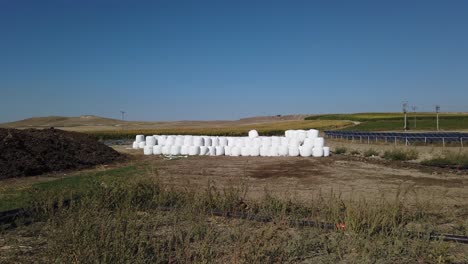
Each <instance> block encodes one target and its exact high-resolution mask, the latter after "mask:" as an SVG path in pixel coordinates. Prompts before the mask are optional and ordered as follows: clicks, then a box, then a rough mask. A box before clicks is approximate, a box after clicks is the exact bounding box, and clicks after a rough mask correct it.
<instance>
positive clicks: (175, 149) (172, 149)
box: [171, 145, 181, 156]
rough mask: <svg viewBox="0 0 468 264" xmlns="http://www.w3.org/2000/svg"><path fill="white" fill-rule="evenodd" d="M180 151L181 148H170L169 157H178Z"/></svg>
mask: <svg viewBox="0 0 468 264" xmlns="http://www.w3.org/2000/svg"><path fill="white" fill-rule="evenodd" d="M180 149H181V146H176V145H174V146H172V147H171V155H173V156H177V155H180Z"/></svg>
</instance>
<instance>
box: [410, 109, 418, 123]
mask: <svg viewBox="0 0 468 264" xmlns="http://www.w3.org/2000/svg"><path fill="white" fill-rule="evenodd" d="M411 109H413V113H414V128H416V109H418V108H417V107H416V106H415V105H413V106H411Z"/></svg>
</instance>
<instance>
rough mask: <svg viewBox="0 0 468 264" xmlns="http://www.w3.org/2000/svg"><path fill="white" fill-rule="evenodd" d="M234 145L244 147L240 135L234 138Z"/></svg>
mask: <svg viewBox="0 0 468 264" xmlns="http://www.w3.org/2000/svg"><path fill="white" fill-rule="evenodd" d="M235 146H236V147H238V148H242V147H245V142H244V138H241V137H240V138H236V143H235Z"/></svg>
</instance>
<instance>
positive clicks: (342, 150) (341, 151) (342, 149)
mask: <svg viewBox="0 0 468 264" xmlns="http://www.w3.org/2000/svg"><path fill="white" fill-rule="evenodd" d="M346 152H347V149H346V148H345V147H337V148H336V149H335V154H345V153H346Z"/></svg>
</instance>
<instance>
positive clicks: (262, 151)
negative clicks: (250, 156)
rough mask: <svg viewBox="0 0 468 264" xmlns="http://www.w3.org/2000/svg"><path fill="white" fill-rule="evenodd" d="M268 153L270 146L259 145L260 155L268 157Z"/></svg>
mask: <svg viewBox="0 0 468 264" xmlns="http://www.w3.org/2000/svg"><path fill="white" fill-rule="evenodd" d="M269 155H270V147H269V146H261V147H260V156H262V157H268V156H269Z"/></svg>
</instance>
